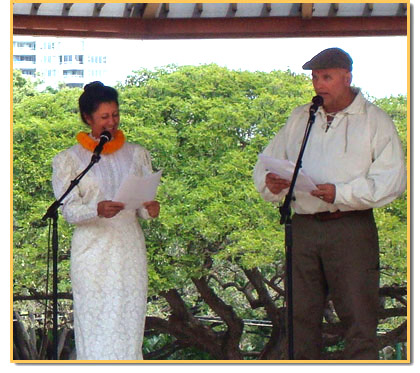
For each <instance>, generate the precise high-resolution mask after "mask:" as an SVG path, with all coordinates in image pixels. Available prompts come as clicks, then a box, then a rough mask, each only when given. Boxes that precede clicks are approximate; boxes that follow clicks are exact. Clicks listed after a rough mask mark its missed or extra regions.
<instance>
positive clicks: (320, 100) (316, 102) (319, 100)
mask: <svg viewBox="0 0 420 373" xmlns="http://www.w3.org/2000/svg"><path fill="white" fill-rule="evenodd" d="M323 103H324V99H323V98H322V97H321V96H315V97H314V98H313V99H312V106H311V108H310V109H309V111H310V113H311V114H315V113H316V111H317V110H318V108H319V107H320V106H322V104H323Z"/></svg>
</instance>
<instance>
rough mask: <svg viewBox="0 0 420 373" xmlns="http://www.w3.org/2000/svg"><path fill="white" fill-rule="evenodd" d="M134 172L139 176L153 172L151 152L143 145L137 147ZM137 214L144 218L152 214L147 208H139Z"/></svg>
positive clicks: (148, 217)
mask: <svg viewBox="0 0 420 373" xmlns="http://www.w3.org/2000/svg"><path fill="white" fill-rule="evenodd" d="M133 164H134V173H135V174H136V175H139V176H147V175H150V174H151V173H153V169H152V160H151V157H150V153H149V152H148V151H147V150H146V149H144V148H142V147H141V146H138V147H136V150H135V152H134V162H133ZM137 215H138V216H139V217H141V218H142V219H150V218H151V216H150V215H149V212H148V211H147V209H146V208H144V207H142V208H139V209H137Z"/></svg>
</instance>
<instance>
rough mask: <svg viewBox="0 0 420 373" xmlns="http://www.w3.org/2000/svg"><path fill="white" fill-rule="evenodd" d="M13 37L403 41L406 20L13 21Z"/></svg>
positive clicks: (15, 18) (40, 18) (33, 18)
mask: <svg viewBox="0 0 420 373" xmlns="http://www.w3.org/2000/svg"><path fill="white" fill-rule="evenodd" d="M13 33H14V34H15V35H50V36H68V37H70V36H73V37H104V38H127V39H199V38H204V39H205V38H252V37H255V38H258V37H312V36H314V37H315V36H316V37H320V36H331V37H333V36H381V35H407V17H406V16H401V17H395V16H393V17H376V16H375V17H312V18H311V19H302V17H247V18H246V19H243V18H236V17H232V18H230V19H229V21H228V22H226V18H191V19H180V18H155V19H143V18H112V17H76V16H72V17H57V16H27V15H26V16H25V15H14V16H13Z"/></svg>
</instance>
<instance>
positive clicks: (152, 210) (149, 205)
mask: <svg viewBox="0 0 420 373" xmlns="http://www.w3.org/2000/svg"><path fill="white" fill-rule="evenodd" d="M143 206H144V207H145V208H146V209H147V211H148V212H149V215H150V216H151V217H152V218H156V217H157V216H159V212H160V204H159V202H158V201H149V202H144V203H143Z"/></svg>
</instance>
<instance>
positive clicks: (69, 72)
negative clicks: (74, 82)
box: [63, 70, 84, 78]
mask: <svg viewBox="0 0 420 373" xmlns="http://www.w3.org/2000/svg"><path fill="white" fill-rule="evenodd" d="M83 75H84V74H83V70H63V76H65V77H74V78H83Z"/></svg>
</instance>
